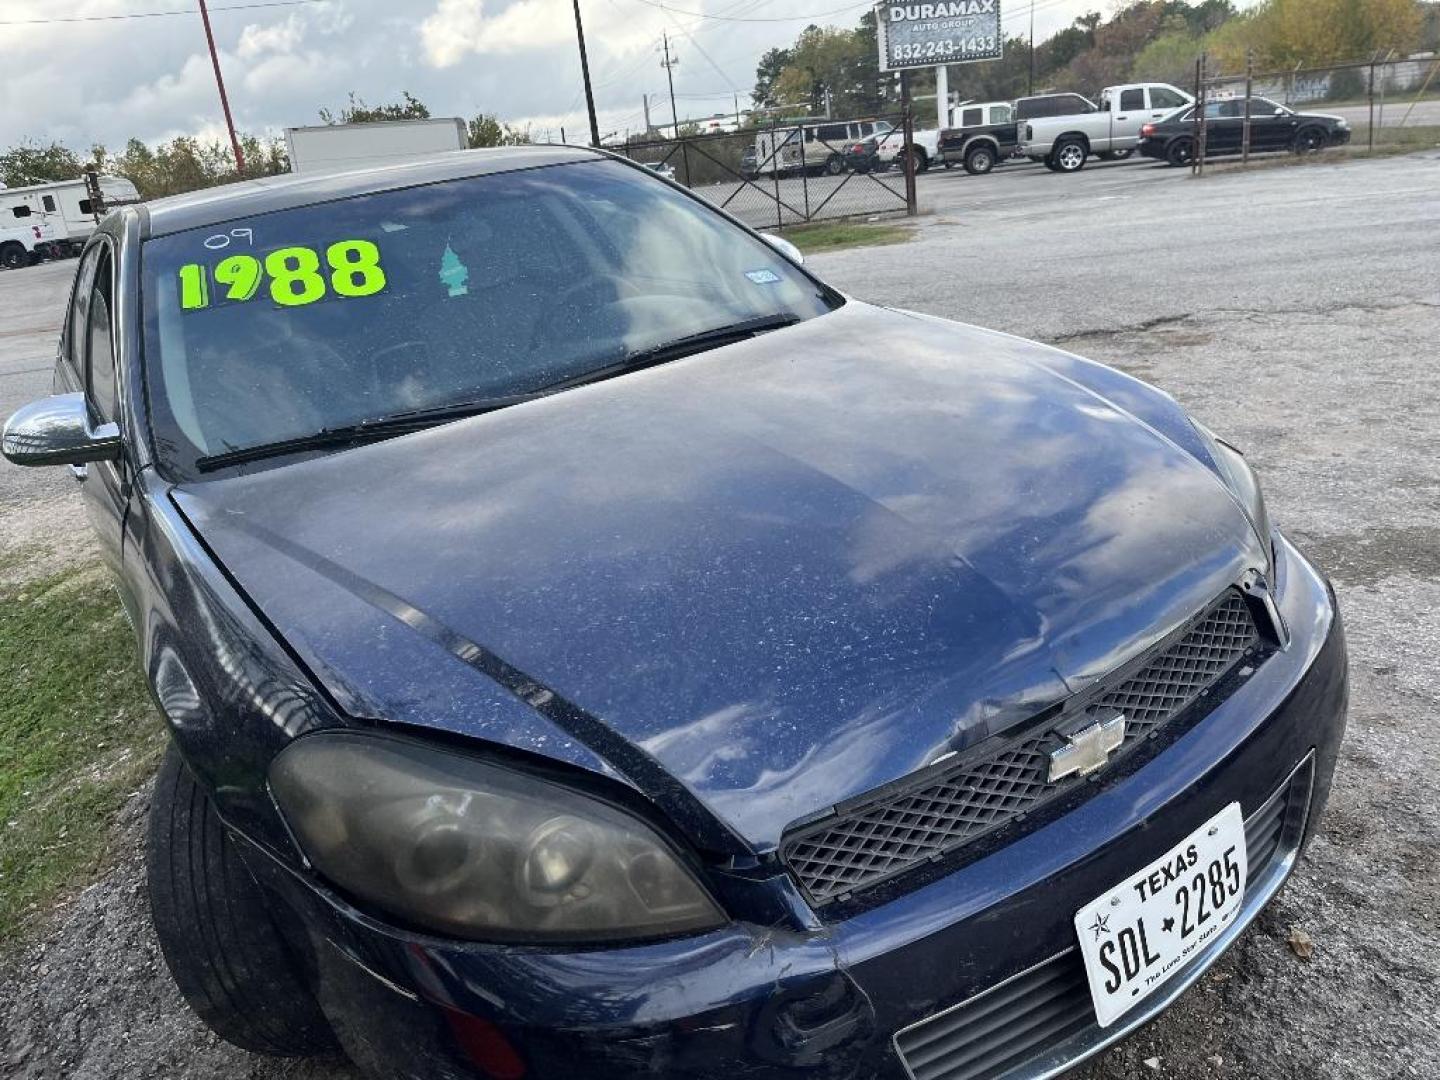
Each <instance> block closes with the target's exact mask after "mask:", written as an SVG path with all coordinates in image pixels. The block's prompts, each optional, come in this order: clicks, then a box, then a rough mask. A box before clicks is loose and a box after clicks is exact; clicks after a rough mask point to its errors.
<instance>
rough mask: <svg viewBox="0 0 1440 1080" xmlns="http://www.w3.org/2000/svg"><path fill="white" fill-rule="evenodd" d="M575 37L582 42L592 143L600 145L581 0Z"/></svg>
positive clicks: (578, 6) (582, 58) (581, 48)
mask: <svg viewBox="0 0 1440 1080" xmlns="http://www.w3.org/2000/svg"><path fill="white" fill-rule="evenodd" d="M575 38H576V40H577V41H579V42H580V78H582V79H584V80H585V111H586V112H588V113H589V114H590V145H591V146H599V145H600V125H599V124H597V123H596V122H595V94H594V92H593V91H592V90H591V89H590V61H589V59H588V58H587V57H586V56H585V26H584V24H582V23H581V22H580V0H575Z"/></svg>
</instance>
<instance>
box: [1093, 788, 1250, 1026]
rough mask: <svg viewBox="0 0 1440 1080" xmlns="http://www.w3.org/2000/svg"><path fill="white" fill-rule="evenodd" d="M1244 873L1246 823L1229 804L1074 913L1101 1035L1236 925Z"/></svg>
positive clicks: (1242, 894)
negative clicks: (1141, 868)
mask: <svg viewBox="0 0 1440 1080" xmlns="http://www.w3.org/2000/svg"><path fill="white" fill-rule="evenodd" d="M1245 873H1246V863H1245V820H1244V818H1243V817H1242V816H1241V814H1240V804H1239V803H1231V804H1230V805H1229V806H1227V807H1225V809H1224V810H1221V811H1220V813H1218V814H1216V815H1215V816H1214V817H1213V818H1211V819H1210V820H1209V821H1207V822H1206V823H1205V824H1204V825H1201V826H1200V828H1198V829H1196V830H1195V831H1194V832H1193V833H1191V834H1190V835H1189V836H1187V837H1186V838H1185V839H1184V840H1182V841H1180V843H1178V844H1176V845H1175V846H1174V847H1173V848H1171V849H1170V850H1169V851H1168V852H1166V853H1165V854H1164V855H1162V856H1161V857H1160V858H1158V859H1156V860H1155V861H1154V862H1152V863H1151V864H1150V865H1149V866H1147V867H1145V868H1144V869H1143V870H1139V871H1137V872H1136V873H1134V874H1132V875H1130V877H1128V878H1126V879H1125V880H1124V881H1122V882H1120V884H1118V885H1116V886H1115V887H1114V888H1113V889H1107V890H1106V891H1105V892H1104V893H1102V894H1101V895H1100V896H1098V897H1096V898H1095V899H1094V900H1092V901H1091V902H1090V903H1088V904H1086V905H1085V906H1084V907H1083V908H1081V909H1080V910H1079V911H1078V912H1076V914H1075V931H1076V933H1078V934H1079V935H1080V951H1081V953H1082V954H1083V955H1084V957H1085V974H1086V975H1087V976H1088V978H1089V980H1090V996H1091V997H1092V998H1093V999H1094V1001H1095V1015H1096V1016H1097V1017H1099V1020H1100V1026H1101V1027H1108V1026H1109V1025H1110V1024H1112V1023H1113V1022H1114V1021H1116V1020H1117V1019H1119V1018H1120V1017H1121V1016H1122V1015H1123V1014H1124V1013H1126V1012H1127V1011H1129V1010H1130V1009H1131V1008H1133V1007H1134V1006H1135V1005H1137V1004H1139V1003H1140V1002H1141V1001H1144V1000H1145V998H1147V997H1149V996H1150V995H1151V994H1153V993H1154V992H1155V991H1156V990H1158V989H1159V988H1160V987H1161V986H1163V985H1165V982H1166V980H1168V979H1169V978H1170V977H1171V976H1172V975H1174V974H1175V973H1176V972H1177V971H1179V970H1180V969H1181V968H1183V967H1184V966H1185V965H1186V963H1187V962H1188V961H1189V960H1191V959H1192V958H1193V957H1194V956H1195V955H1196V954H1198V953H1199V952H1200V950H1202V949H1204V948H1205V946H1206V945H1208V944H1209V943H1210V942H1212V941H1214V940H1215V938H1216V937H1217V936H1218V935H1219V934H1220V932H1221V931H1222V930H1224V929H1225V927H1227V926H1229V925H1230V924H1231V923H1232V922H1234V921H1235V916H1236V915H1238V914H1239V912H1240V904H1241V901H1242V900H1243V899H1244V898H1245Z"/></svg>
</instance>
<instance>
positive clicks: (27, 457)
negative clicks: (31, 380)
mask: <svg viewBox="0 0 1440 1080" xmlns="http://www.w3.org/2000/svg"><path fill="white" fill-rule="evenodd" d="M0 453H3V454H4V455H5V457H6V458H8V459H9V460H10V461H11V462H13V463H14V464H16V465H83V464H85V463H86V462H87V461H109V460H112V459H114V458H118V457H119V456H120V426H119V425H118V424H101V425H99V426H98V427H94V428H92V427H91V426H90V410H89V409H88V408H87V407H86V405H85V395H84V394H54V395H52V396H51V397H48V398H41V399H40V400H39V401H32V402H31V403H30V404H29V405H26V406H25V407H24V408H23V409H20V410H19V411H18V412H16V413H15V415H14V416H12V417H10V419H9V420H7V421H5V431H4V434H3V435H0Z"/></svg>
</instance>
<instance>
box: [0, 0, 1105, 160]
mask: <svg viewBox="0 0 1440 1080" xmlns="http://www.w3.org/2000/svg"><path fill="white" fill-rule="evenodd" d="M196 3H197V0H3V2H0V71H3V73H4V74H3V81H0V147H5V146H10V145H13V144H15V143H17V142H20V141H21V140H24V139H29V140H33V141H38V142H44V143H48V142H49V141H51V140H52V139H53V140H58V141H60V142H63V143H65V144H66V145H68V146H70V147H72V148H73V149H76V150H79V151H84V150H87V149H88V148H89V147H90V146H91V145H94V144H97V143H98V144H101V145H104V146H106V147H109V148H111V149H113V150H119V149H121V148H123V146H124V143H125V141H126V139H128V138H130V137H132V136H133V137H137V138H140V139H142V140H144V141H146V142H149V143H155V142H157V141H160V140H164V139H169V138H171V137H173V136H176V135H182V134H189V135H201V136H206V137H218V136H222V135H223V132H224V126H223V119H222V116H221V112H220V103H219V97H218V94H217V92H216V89H215V77H214V73H213V71H212V69H211V65H210V58H209V55H208V53H207V50H206V47H205V33H204V28H203V25H202V23H201V20H200V16H199V14H198V8H197V7H196ZM209 3H210V11H211V23H212V26H213V28H214V32H215V42H216V46H217V47H218V49H219V52H220V64H221V69H222V71H223V73H224V76H225V84H226V89H227V91H228V92H229V97H230V104H231V108H232V110H233V112H234V115H235V122H236V125H237V126H238V127H239V128H241V129H242V130H244V131H250V132H256V133H266V134H274V135H278V134H280V133H281V132H282V131H283V129H284V128H286V127H294V126H298V125H303V124H314V123H318V122H319V115H318V110H319V109H320V108H321V107H323V106H329V107H330V108H332V109H337V108H339V107H340V106H343V105H344V104H345V103H346V100H347V96H348V94H349V92H350V91H352V90H353V91H354V92H355V93H356V94H357V95H358V96H359V97H361V98H363V99H364V100H366V101H367V102H370V103H372V104H373V103H379V102H388V101H394V100H398V98H399V96H400V92H401V91H402V90H409V91H410V92H411V93H412V94H414V95H415V96H416V97H418V98H420V100H422V101H424V102H425V104H426V105H428V106H429V108H430V112H431V115H433V116H464V117H470V116H473V115H474V114H475V113H477V112H486V113H491V114H494V115H497V116H499V117H500V119H501V120H502V121H504V122H506V123H509V124H511V125H515V126H520V127H524V126H525V125H527V124H528V125H529V127H530V129H531V134H532V137H534V138H536V139H538V140H545V139H554V140H556V141H559V138H560V134H561V128H562V127H563V128H564V129H565V135H566V137H567V138H568V139H569V140H570V141H572V142H583V141H586V140H587V132H586V127H587V124H586V120H585V103H584V95H583V90H582V83H581V79H580V61H579V53H578V49H577V48H576V43H575V21H574V13H573V8H572V4H571V0H209ZM672 4H673V6H672ZM868 4H869V0H861V2H860V3H858V4H857V3H850V4H848V5H847V3H846V0H581V12H582V15H583V17H584V20H585V37H586V44H587V46H588V48H589V55H590V72H591V79H592V82H593V85H594V88H595V97H596V109H597V112H598V114H599V120H600V130H601V135H602V137H604V136H608V135H609V134H610V133H612V132H613V133H615V134H617V135H624V134H625V132H626V131H627V130H629V131H632V132H633V131H637V130H642V129H643V127H644V118H643V111H642V95H643V94H647V93H648V94H649V96H650V100H651V106H650V111H651V120H652V122H654V123H655V124H657V125H660V124H664V123H668V122H669V120H670V106H669V96H668V90H667V87H666V80H665V71H664V69H663V68H662V67H661V52H660V49H661V39H662V34H665V35H668V36H669V38H670V41H671V49H672V55H674V56H675V57H676V58H677V59H678V63H677V64H676V65H675V67H674V76H675V95H676V99H677V107H678V111H679V113H680V118H681V120H682V121H683V120H685V119H700V118H703V117H708V116H710V115H712V114H714V113H717V112H729V111H733V109H734V108H735V104H734V103H735V97H736V95H737V94H738V96H739V101H740V105H741V107H742V108H743V107H744V106H745V105H746V104H748V97H749V91H750V88H751V87H752V86H753V84H754V76H755V64H756V61H757V60H758V59H759V57H760V55H761V53H763V52H764V51H765V50H766V49H769V48H771V47H773V46H777V45H780V46H783V45H788V44H790V43H791V42H792V41H793V40H794V39H795V36H796V35H797V34H798V33H799V32H800V31H801V30H802V29H804V28H805V26H807V25H808V24H810V23H812V22H813V23H817V24H819V25H835V26H842V27H849V26H853V25H854V24H855V22H856V21H857V20H858V19H859V17H860V15H861V14H862V13H863V12H864V11H865V9H866V8H867V6H868ZM1112 6H1113V0H1035V29H1036V38H1037V40H1043V39H1044V38H1045V37H1046V36H1047V35H1048V34H1049V33H1052V32H1053V31H1055V30H1057V29H1060V28H1061V27H1063V26H1065V25H1068V24H1069V22H1070V21H1071V20H1072V19H1074V18H1075V17H1076V16H1077V15H1079V14H1081V13H1083V12H1085V11H1087V10H1097V9H1098V10H1101V11H1105V12H1107V13H1108V11H1109V10H1110V8H1111V7H1112ZM1001 10H1002V19H1003V21H1004V26H1005V30H1006V32H1007V33H1020V34H1023V33H1025V32H1026V30H1027V28H1028V22H1029V12H1030V7H1029V4H1028V3H1024V4H1022V3H1020V2H1019V0H1010V3H1008V4H1007V3H1006V0H1001ZM136 16H140V17H136Z"/></svg>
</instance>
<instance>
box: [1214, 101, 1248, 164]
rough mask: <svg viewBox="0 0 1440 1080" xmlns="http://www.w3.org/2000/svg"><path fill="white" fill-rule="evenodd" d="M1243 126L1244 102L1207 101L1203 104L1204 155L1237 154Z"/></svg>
mask: <svg viewBox="0 0 1440 1080" xmlns="http://www.w3.org/2000/svg"><path fill="white" fill-rule="evenodd" d="M1244 126H1245V102H1244V101H1207V102H1206V103H1205V153H1207V154H1235V153H1239V151H1240V140H1241V137H1242V135H1243V134H1244Z"/></svg>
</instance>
